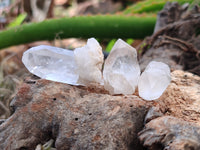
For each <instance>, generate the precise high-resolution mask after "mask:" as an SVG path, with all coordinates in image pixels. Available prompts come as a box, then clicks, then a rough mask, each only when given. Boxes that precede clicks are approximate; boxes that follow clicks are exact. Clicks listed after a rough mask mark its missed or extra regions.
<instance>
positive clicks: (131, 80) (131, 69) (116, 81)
mask: <svg viewBox="0 0 200 150" xmlns="http://www.w3.org/2000/svg"><path fill="white" fill-rule="evenodd" d="M139 76H140V67H139V64H138V61H137V51H136V50H135V48H133V47H131V46H130V45H128V44H127V43H126V42H124V41H123V40H121V39H119V40H117V42H116V43H115V45H114V46H113V48H112V50H111V52H110V54H109V56H108V58H107V59H106V61H105V64H104V70H103V78H104V87H105V89H106V90H108V91H109V93H110V94H133V93H134V92H135V88H136V86H137V84H138V80H139Z"/></svg>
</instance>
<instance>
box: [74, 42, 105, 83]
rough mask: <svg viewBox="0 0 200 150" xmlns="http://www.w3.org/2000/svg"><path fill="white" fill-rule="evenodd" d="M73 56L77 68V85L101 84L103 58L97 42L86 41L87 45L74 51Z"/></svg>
mask: <svg viewBox="0 0 200 150" xmlns="http://www.w3.org/2000/svg"><path fill="white" fill-rule="evenodd" d="M74 55H75V61H76V63H77V67H78V69H77V73H78V74H79V79H78V83H80V84H83V85H87V84H89V83H100V84H103V76H102V65H103V61H104V56H103V53H102V48H101V46H100V45H99V43H98V42H97V40H95V39H94V38H91V39H88V41H87V45H85V46H83V47H80V48H76V49H75V50H74Z"/></svg>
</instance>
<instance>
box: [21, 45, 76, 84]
mask: <svg viewBox="0 0 200 150" xmlns="http://www.w3.org/2000/svg"><path fill="white" fill-rule="evenodd" d="M22 62H23V63H24V65H25V66H26V68H27V69H28V70H29V71H30V72H31V73H33V74H35V75H37V76H38V77H40V78H43V79H47V80H52V81H57V82H63V83H68V84H72V85H77V80H78V74H77V73H76V70H77V65H76V62H75V59H74V53H73V51H70V50H66V49H62V48H58V47H53V46H46V45H41V46H35V47H32V48H30V49H29V50H27V51H25V52H24V54H23V56H22Z"/></svg>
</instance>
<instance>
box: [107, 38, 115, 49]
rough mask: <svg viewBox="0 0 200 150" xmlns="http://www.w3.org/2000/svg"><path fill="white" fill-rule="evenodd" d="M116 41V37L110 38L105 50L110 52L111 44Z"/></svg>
mask: <svg viewBox="0 0 200 150" xmlns="http://www.w3.org/2000/svg"><path fill="white" fill-rule="evenodd" d="M116 41H117V40H116V39H112V40H111V41H110V42H109V43H108V45H107V47H106V52H110V51H111V49H112V47H113V45H114V44H115V42H116Z"/></svg>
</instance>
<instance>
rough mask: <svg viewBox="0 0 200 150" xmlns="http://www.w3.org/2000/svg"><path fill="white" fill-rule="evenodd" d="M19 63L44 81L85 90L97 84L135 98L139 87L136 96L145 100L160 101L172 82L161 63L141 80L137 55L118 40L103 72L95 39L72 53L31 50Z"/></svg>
mask: <svg viewBox="0 0 200 150" xmlns="http://www.w3.org/2000/svg"><path fill="white" fill-rule="evenodd" d="M22 62H23V63H24V65H25V66H26V68H27V69H28V70H29V71H30V72H31V73H33V74H35V75H37V76H39V77H41V78H43V79H48V80H53V81H58V82H63V83H67V84H72V85H85V86H88V85H90V84H91V83H98V84H101V85H104V88H105V89H106V90H107V91H109V93H110V94H124V95H126V94H134V93H135V89H136V88H137V87H138V91H139V96H140V97H142V98H143V99H145V100H155V99H157V98H159V97H160V96H161V95H162V93H163V92H164V91H165V89H166V88H167V86H168V85H169V83H170V81H171V77H170V69H169V67H168V66H167V65H166V64H164V63H162V62H155V61H152V62H150V63H149V65H148V66H147V67H146V69H145V71H144V72H143V73H142V75H141V76H140V67H139V64H138V61H137V51H136V50H135V49H134V48H133V47H131V46H130V45H128V44H127V43H126V42H124V41H123V40H121V39H119V40H117V42H116V43H115V45H114V46H113V48H112V50H111V52H110V54H109V56H108V58H107V59H106V61H105V64H104V68H103V69H102V66H103V62H104V60H103V53H102V48H101V46H100V45H99V43H98V42H97V41H96V40H95V39H94V38H91V39H88V41H87V44H86V45H85V46H83V47H80V48H76V49H75V50H74V51H70V50H66V49H61V48H57V47H52V46H44V45H41V46H36V47H32V48H30V49H29V50H27V51H26V52H24V54H23V57H22ZM102 70H103V71H102ZM102 72H103V73H102Z"/></svg>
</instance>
